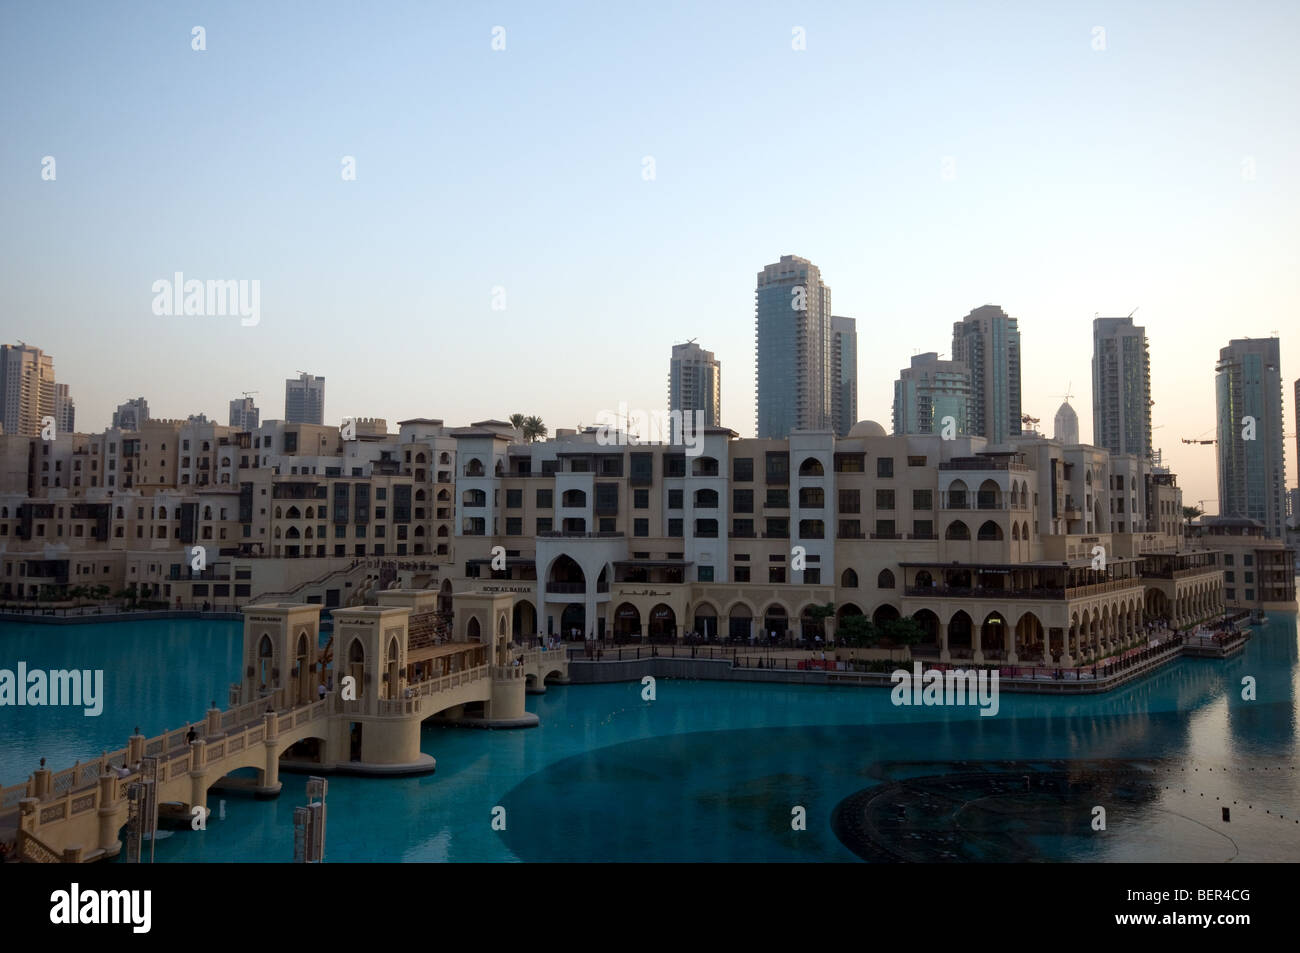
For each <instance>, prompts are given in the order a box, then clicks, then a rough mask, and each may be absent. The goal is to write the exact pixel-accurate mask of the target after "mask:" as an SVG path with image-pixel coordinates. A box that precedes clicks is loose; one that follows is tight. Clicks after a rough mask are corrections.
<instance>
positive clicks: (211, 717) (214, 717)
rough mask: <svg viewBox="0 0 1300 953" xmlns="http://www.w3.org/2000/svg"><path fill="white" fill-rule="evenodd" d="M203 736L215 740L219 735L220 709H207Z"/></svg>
mask: <svg viewBox="0 0 1300 953" xmlns="http://www.w3.org/2000/svg"><path fill="white" fill-rule="evenodd" d="M204 734H206V735H207V736H208V737H209V738H215V737H216V736H217V735H219V734H221V709H220V708H216V707H213V708H209V709H208V723H207V725H206V727H205V729H204Z"/></svg>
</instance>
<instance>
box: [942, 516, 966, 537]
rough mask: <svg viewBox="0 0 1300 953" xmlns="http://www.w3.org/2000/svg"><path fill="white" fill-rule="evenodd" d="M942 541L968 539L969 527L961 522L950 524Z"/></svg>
mask: <svg viewBox="0 0 1300 953" xmlns="http://www.w3.org/2000/svg"><path fill="white" fill-rule="evenodd" d="M943 538H944V539H970V527H968V526H967V525H966V524H965V523H963V522H962V521H961V520H957V522H955V523H951V524H949V526H948V529H947V530H946V531H945V532H944V534H943Z"/></svg>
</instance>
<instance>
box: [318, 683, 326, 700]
mask: <svg viewBox="0 0 1300 953" xmlns="http://www.w3.org/2000/svg"><path fill="white" fill-rule="evenodd" d="M316 697H317V698H324V697H325V683H324V682H321V683H320V684H319V685H317V686H316Z"/></svg>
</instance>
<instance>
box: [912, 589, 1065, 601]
mask: <svg viewBox="0 0 1300 953" xmlns="http://www.w3.org/2000/svg"><path fill="white" fill-rule="evenodd" d="M904 591H905V593H906V594H907V595H908V596H944V597H957V598H962V599H1064V598H1065V590H1064V589H1054V588H1051V587H1047V588H1029V589H987V588H985V589H974V588H968V587H965V586H908V587H907V588H906V590H904Z"/></svg>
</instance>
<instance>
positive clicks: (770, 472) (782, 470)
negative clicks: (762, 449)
mask: <svg viewBox="0 0 1300 953" xmlns="http://www.w3.org/2000/svg"><path fill="white" fill-rule="evenodd" d="M767 482H768V483H774V484H777V485H782V484H787V483H789V482H790V454H788V453H783V452H779V451H770V452H769V453H768V454H767Z"/></svg>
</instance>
